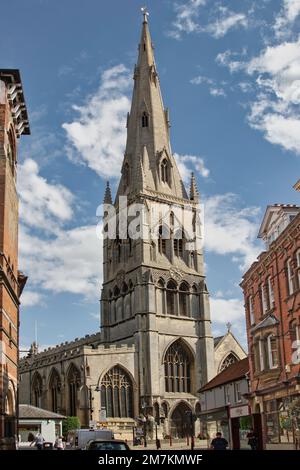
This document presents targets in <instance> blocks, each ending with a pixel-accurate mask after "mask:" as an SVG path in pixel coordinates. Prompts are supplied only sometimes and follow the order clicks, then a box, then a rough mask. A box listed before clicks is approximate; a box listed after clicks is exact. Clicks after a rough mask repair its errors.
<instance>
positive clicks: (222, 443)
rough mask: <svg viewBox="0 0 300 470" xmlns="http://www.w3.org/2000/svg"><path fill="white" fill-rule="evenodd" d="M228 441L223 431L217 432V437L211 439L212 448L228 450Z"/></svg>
mask: <svg viewBox="0 0 300 470" xmlns="http://www.w3.org/2000/svg"><path fill="white" fill-rule="evenodd" d="M227 447H228V441H227V440H226V439H225V438H224V437H222V433H221V432H217V434H216V437H215V438H214V439H213V440H212V441H211V444H210V448H211V449H212V450H226V449H227Z"/></svg>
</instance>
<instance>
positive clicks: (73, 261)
mask: <svg viewBox="0 0 300 470" xmlns="http://www.w3.org/2000/svg"><path fill="white" fill-rule="evenodd" d="M101 248H102V247H101V243H100V240H99V239H98V238H97V235H96V228H95V226H81V227H76V228H74V229H70V230H61V231H60V232H59V233H58V234H57V235H56V236H55V237H53V238H51V239H48V240H45V239H43V238H42V237H38V236H35V235H34V234H32V232H30V231H28V230H27V229H26V228H25V227H22V226H21V230H20V265H21V266H22V269H23V270H24V271H25V272H26V274H28V275H29V279H30V285H31V286H33V287H34V288H41V289H44V290H46V291H51V292H54V293H61V292H69V293H72V294H78V295H81V296H83V297H84V298H87V299H90V298H93V299H95V298H97V296H98V293H99V292H100V282H101V267H102V250H101ZM97 254H98V256H97ZM24 293H25V291H24ZM23 300H24V298H23Z"/></svg>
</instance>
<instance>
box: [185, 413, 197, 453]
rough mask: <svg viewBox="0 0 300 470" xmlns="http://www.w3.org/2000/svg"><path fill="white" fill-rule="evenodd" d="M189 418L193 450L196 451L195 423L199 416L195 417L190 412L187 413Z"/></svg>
mask: <svg viewBox="0 0 300 470" xmlns="http://www.w3.org/2000/svg"><path fill="white" fill-rule="evenodd" d="M185 413H186V415H187V416H189V418H190V430H191V450H194V448H195V438H194V422H195V419H197V416H196V415H194V413H193V412H192V411H191V410H189V411H186V412H185Z"/></svg>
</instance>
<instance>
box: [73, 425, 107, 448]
mask: <svg viewBox="0 0 300 470" xmlns="http://www.w3.org/2000/svg"><path fill="white" fill-rule="evenodd" d="M94 439H103V440H105V441H111V440H113V439H114V433H113V432H112V431H111V430H110V429H75V430H74V431H69V432H68V436H67V446H68V447H71V448H73V449H75V448H77V449H84V448H85V446H86V445H87V443H88V442H89V441H90V440H94Z"/></svg>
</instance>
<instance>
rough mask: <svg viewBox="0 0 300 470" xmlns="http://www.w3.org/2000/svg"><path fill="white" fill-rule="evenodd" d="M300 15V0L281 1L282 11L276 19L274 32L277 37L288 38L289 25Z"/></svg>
mask: <svg viewBox="0 0 300 470" xmlns="http://www.w3.org/2000/svg"><path fill="white" fill-rule="evenodd" d="M299 14H300V0H283V5H282V9H281V11H280V13H279V15H278V16H277V18H276V21H275V24H274V30H275V34H276V36H277V37H282V36H288V35H289V34H290V33H291V24H292V23H293V22H294V21H295V20H296V18H297V17H298V16H299Z"/></svg>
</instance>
